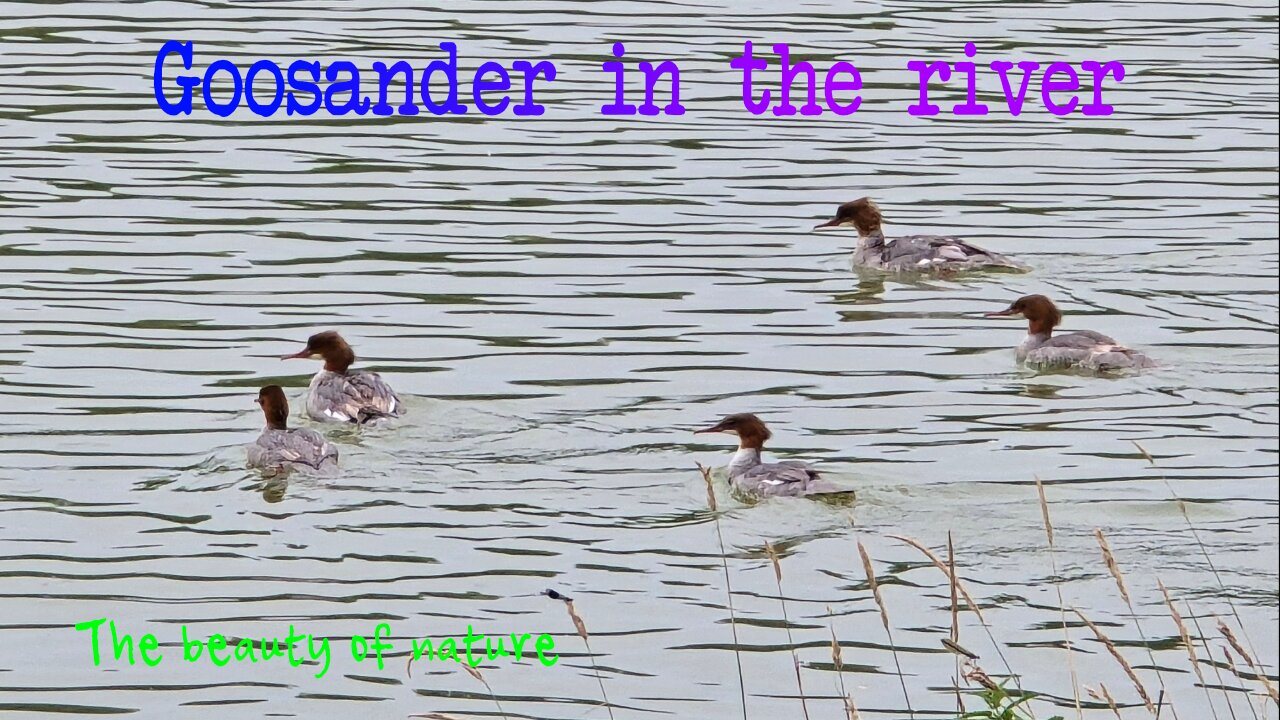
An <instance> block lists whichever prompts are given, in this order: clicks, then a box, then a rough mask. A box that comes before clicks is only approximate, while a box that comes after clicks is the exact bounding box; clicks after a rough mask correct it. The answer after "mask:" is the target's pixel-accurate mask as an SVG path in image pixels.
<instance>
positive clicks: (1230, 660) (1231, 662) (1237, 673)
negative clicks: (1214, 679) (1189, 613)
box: [1219, 621, 1258, 720]
mask: <svg viewBox="0 0 1280 720" xmlns="http://www.w3.org/2000/svg"><path fill="white" fill-rule="evenodd" d="M1219 622H1221V621H1219ZM1222 655H1223V657H1225V658H1226V659H1227V667H1228V668H1230V670H1231V674H1232V675H1235V676H1236V677H1237V678H1241V679H1243V678H1244V676H1243V675H1241V674H1240V668H1238V667H1236V661H1235V658H1233V657H1231V651H1230V650H1228V649H1227V648H1225V647H1224V648H1222ZM1240 690H1241V691H1243V692H1244V702H1245V705H1248V706H1249V712H1250V713H1251V714H1252V715H1253V717H1254V720H1257V718H1258V711H1257V709H1255V708H1254V707H1253V698H1251V697H1249V691H1248V690H1245V689H1244V688H1240Z"/></svg>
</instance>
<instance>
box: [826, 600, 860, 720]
mask: <svg viewBox="0 0 1280 720" xmlns="http://www.w3.org/2000/svg"><path fill="white" fill-rule="evenodd" d="M827 617H828V618H831V617H833V613H832V612H831V607H830V606H828V607H827ZM828 627H830V628H831V664H832V665H834V666H835V668H836V679H837V680H839V683H840V697H841V698H842V699H843V700H844V712H845V716H846V720H859V715H858V706H857V705H854V704H853V696H852V695H850V694H849V692H848V691H847V690H845V687H844V653H843V652H841V650H840V641H839V640H837V639H836V625H835V622H834V621H829V624H828Z"/></svg>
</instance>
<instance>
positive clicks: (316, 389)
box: [283, 330, 404, 424]
mask: <svg viewBox="0 0 1280 720" xmlns="http://www.w3.org/2000/svg"><path fill="white" fill-rule="evenodd" d="M292 358H322V359H323V360H324V367H323V368H322V369H321V370H320V372H318V373H316V375H315V377H313V378H311V388H310V390H309V391H308V392H307V415H309V416H310V417H311V418H312V419H314V420H319V421H320V422H341V423H356V424H364V423H366V422H369V421H371V420H377V419H381V418H388V417H399V416H400V415H401V414H403V413H404V408H403V406H402V405H401V404H400V398H399V397H397V396H396V394H395V392H394V391H393V390H392V389H391V386H390V385H388V384H387V383H386V381H384V380H383V379H382V377H381V376H379V375H378V374H377V373H375V372H369V371H368V370H352V369H351V365H352V363H354V362H355V361H356V354H355V351H354V350H352V349H351V346H350V345H348V344H347V341H346V340H343V339H342V336H341V335H339V334H338V333H337V332H334V331H333V330H327V331H325V332H321V333H316V334H315V335H312V336H311V337H309V338H307V346H306V347H305V348H303V349H302V350H301V351H299V352H296V353H294V354H292V355H285V356H284V358H283V359H285V360H289V359H292Z"/></svg>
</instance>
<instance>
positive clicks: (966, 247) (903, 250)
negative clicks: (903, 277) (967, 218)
mask: <svg viewBox="0 0 1280 720" xmlns="http://www.w3.org/2000/svg"><path fill="white" fill-rule="evenodd" d="M884 253H885V255H884V262H885V265H887V266H889V267H892V268H895V269H899V270H971V269H979V268H984V267H985V268H993V267H998V268H1009V269H1013V270H1026V269H1027V266H1026V265H1023V264H1022V263H1020V262H1017V261H1016V260H1012V259H1010V258H1007V257H1005V256H1004V255H1001V254H1000V253H995V252H991V251H989V250H984V249H982V248H980V247H978V246H977V245H973V244H971V243H968V242H966V241H964V240H961V239H960V238H954V237H947V236H943V235H908V236H905V237H900V238H896V239H894V240H893V242H891V243H889V244H888V245H886V246H885V251H884Z"/></svg>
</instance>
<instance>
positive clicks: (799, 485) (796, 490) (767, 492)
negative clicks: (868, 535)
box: [694, 413, 844, 497]
mask: <svg viewBox="0 0 1280 720" xmlns="http://www.w3.org/2000/svg"><path fill="white" fill-rule="evenodd" d="M714 432H724V433H730V434H732V435H737V436H738V452H737V453H736V454H734V456H733V460H731V461H730V462H729V470H728V472H729V484H730V485H732V486H733V487H734V488H735V489H737V490H740V491H742V492H745V493H750V494H752V495H760V496H781V495H785V496H790V497H798V496H803V495H821V494H824V493H839V492H844V491H842V490H840V489H839V488H837V487H835V486H834V485H831V484H830V483H828V482H826V481H825V480H821V479H820V478H819V476H818V471H817V470H814V469H813V467H811V466H810V465H808V464H807V463H802V462H798V461H795V460H784V461H783V462H777V463H765V462H762V461H761V460H760V451H761V450H763V449H764V443H765V441H766V440H768V439H769V438H771V437H773V433H771V432H769V428H767V427H765V424H764V422H763V421H761V420H760V418H758V417H756V416H755V415H752V414H751V413H739V414H737V415H729V416H727V417H725V419H723V420H721V421H720V422H718V423H716V424H715V425H712V426H711V427H709V428H703V429H702V430H695V431H694V434H695V435H698V434H701V433H714Z"/></svg>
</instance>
